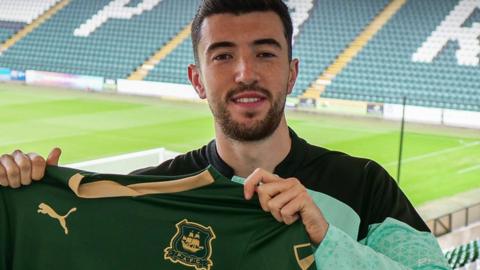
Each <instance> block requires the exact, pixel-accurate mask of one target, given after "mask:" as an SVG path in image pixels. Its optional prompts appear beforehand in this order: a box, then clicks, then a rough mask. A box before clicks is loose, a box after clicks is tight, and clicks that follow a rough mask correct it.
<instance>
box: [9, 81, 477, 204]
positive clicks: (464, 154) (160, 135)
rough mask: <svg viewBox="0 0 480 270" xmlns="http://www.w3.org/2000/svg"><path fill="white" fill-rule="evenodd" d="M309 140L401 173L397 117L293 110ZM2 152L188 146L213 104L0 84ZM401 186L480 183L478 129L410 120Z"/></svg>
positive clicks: (208, 127)
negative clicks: (448, 126)
mask: <svg viewBox="0 0 480 270" xmlns="http://www.w3.org/2000/svg"><path fill="white" fill-rule="evenodd" d="M287 118H288V121H289V123H290V126H291V127H293V128H294V130H295V131H296V132H297V133H298V134H299V135H300V136H302V137H304V138H305V139H307V140H308V141H309V142H310V143H312V144H316V145H320V146H323V147H326V148H329V149H334V150H340V151H344V152H347V153H349V154H351V155H355V156H362V157H368V158H371V159H374V160H376V161H377V162H379V163H380V164H382V165H383V166H384V167H385V168H386V169H387V170H388V171H389V172H390V174H392V175H393V176H396V175H397V160H398V144H399V139H400V137H399V136H400V135H399V127H400V124H399V123H398V122H389V121H383V120H380V119H372V118H359V117H343V116H335V115H314V114H307V113H299V112H287ZM0 125H1V130H0V153H9V152H12V151H13V150H15V149H22V150H24V151H27V152H30V151H35V152H38V153H41V154H43V155H46V154H48V152H49V150H50V149H51V148H52V147H54V146H60V147H61V148H62V149H63V151H64V153H63V155H62V159H61V163H62V164H67V163H72V162H78V161H84V160H91V159H95V158H101V157H108V156H113V155H118V154H122V153H129V152H136V151H141V150H147V149H152V148H157V147H165V148H167V149H169V150H173V151H179V152H184V151H188V150H190V149H194V148H198V147H200V146H201V145H203V144H205V143H206V142H208V141H209V140H211V139H212V138H213V136H214V132H213V121H212V117H211V114H210V111H209V109H208V106H207V105H206V104H203V103H198V104H193V103H185V102H178V101H177V102H174V101H166V100H160V99H156V98H144V97H133V96H120V95H113V94H98V93H85V92H79V91H71V90H58V89H49V88H41V87H35V88H32V87H26V86H22V85H12V84H0ZM405 130H406V132H405V137H404V142H405V144H404V152H403V166H402V169H401V182H400V186H401V188H402V189H403V190H404V192H405V193H406V194H407V196H408V197H409V198H410V199H411V200H412V202H413V203H414V204H416V205H418V204H421V203H423V202H426V201H429V200H432V199H436V198H440V197H445V196H450V195H453V194H455V193H458V192H462V191H466V190H469V189H472V188H478V187H480V166H479V165H478V164H480V130H468V129H458V128H447V127H439V126H425V125H418V124H408V123H407V125H406V128H405Z"/></svg>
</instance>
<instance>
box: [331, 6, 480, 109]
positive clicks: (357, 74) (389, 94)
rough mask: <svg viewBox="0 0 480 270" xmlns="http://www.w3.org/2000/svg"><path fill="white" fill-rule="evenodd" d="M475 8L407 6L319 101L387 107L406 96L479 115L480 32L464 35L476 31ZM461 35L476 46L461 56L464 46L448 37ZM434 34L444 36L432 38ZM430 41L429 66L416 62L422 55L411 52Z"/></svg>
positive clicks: (478, 26) (409, 99) (411, 101)
mask: <svg viewBox="0 0 480 270" xmlns="http://www.w3.org/2000/svg"><path fill="white" fill-rule="evenodd" d="M475 5H476V6H480V3H479V1H471V0H464V1H458V0H446V1H440V2H439V1H434V0H426V1H407V3H406V4H405V6H404V7H403V8H402V9H401V10H400V11H399V12H398V13H397V14H396V15H395V16H394V17H393V18H392V19H391V21H389V23H388V24H386V25H385V26H384V27H383V28H382V29H381V30H380V32H378V33H377V35H376V36H375V37H374V38H373V40H371V41H370V43H369V44H368V45H367V46H366V47H365V48H364V50H363V51H362V52H361V53H360V54H359V55H358V56H357V57H356V58H355V59H353V61H352V62H351V63H350V65H348V66H347V68H346V69H345V70H344V71H343V72H342V73H340V74H339V76H338V77H336V78H335V80H333V82H332V84H331V85H329V86H327V88H326V91H325V92H324V93H323V95H322V96H323V97H328V98H343V99H353V100H365V101H372V102H389V103H401V102H402V97H403V96H406V97H407V104H410V105H418V106H427V107H437V108H450V109H459V110H472V111H479V110H480V79H479V78H480V69H479V68H478V57H475V55H476V54H478V51H477V49H480V42H479V40H478V37H479V36H480V32H478V34H475V33H473V34H472V33H470V34H465V33H469V32H471V31H477V30H480V24H478V23H474V22H473V21H475V19H478V8H476V9H474V8H475ZM426 11H428V12H426ZM447 15H448V16H447ZM452 18H453V19H452ZM450 21H454V22H456V23H457V26H456V27H454V26H452V24H453V23H452V22H450ZM442 22H443V23H442ZM469 22H470V24H471V25H469ZM444 25H447V31H443V29H444ZM437 26H438V27H437ZM470 26H471V27H470ZM463 30H464V32H465V33H463V35H464V39H466V43H468V42H470V41H471V40H472V37H474V38H473V40H474V41H475V40H476V42H477V45H475V44H473V45H471V44H469V43H468V44H467V45H465V47H466V48H465V49H464V50H463V51H467V52H466V53H465V52H463V55H462V51H460V50H459V49H460V48H459V44H460V46H462V44H463V43H462V42H457V40H459V39H458V38H457V37H456V36H455V35H456V34H455V35H454V34H452V33H455V32H456V31H458V32H462V31H463ZM437 33H441V35H443V37H442V36H441V37H440V38H437V37H436V36H437V35H438V34H437ZM465 35H467V38H465ZM429 36H430V37H431V38H430V39H431V40H433V43H434V44H433V45H431V46H434V47H435V46H437V47H438V46H439V47H440V48H439V50H438V52H437V54H436V57H433V58H432V59H431V61H430V62H426V61H422V62H420V61H419V60H421V59H422V57H423V58H425V54H426V53H424V52H423V51H420V53H418V52H416V51H417V49H418V48H420V47H422V46H425V43H431V42H428V41H429V40H430V39H429V40H427V38H428V37H429ZM426 40H427V42H426ZM427 48H428V44H427ZM430 48H431V47H430ZM426 51H429V52H431V51H434V50H432V49H427V50H426ZM422 55H423V56H422ZM475 58H476V60H475ZM462 59H463V60H462ZM475 63H477V64H475Z"/></svg>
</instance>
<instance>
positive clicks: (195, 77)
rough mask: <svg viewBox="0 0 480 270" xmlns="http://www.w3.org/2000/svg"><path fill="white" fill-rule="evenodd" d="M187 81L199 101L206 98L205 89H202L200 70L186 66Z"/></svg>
mask: <svg viewBox="0 0 480 270" xmlns="http://www.w3.org/2000/svg"><path fill="white" fill-rule="evenodd" d="M188 80H190V83H191V84H192V86H193V88H194V89H195V92H197V94H198V97H199V98H201V99H205V98H207V94H206V92H205V87H203V82H202V76H201V74H200V70H199V69H198V67H197V66H196V65H194V64H190V65H188Z"/></svg>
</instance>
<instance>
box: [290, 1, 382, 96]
mask: <svg viewBox="0 0 480 270" xmlns="http://www.w3.org/2000/svg"><path fill="white" fill-rule="evenodd" d="M388 2H389V1H388V0H361V1H355V2H352V1H348V0H340V1H339V0H325V1H320V2H319V1H317V2H316V3H315V6H314V9H313V10H312V13H311V15H310V18H309V20H307V21H306V22H305V23H304V24H303V26H302V27H301V29H300V30H301V32H300V34H299V35H298V38H297V39H296V41H295V50H294V56H295V57H298V58H300V59H301V64H300V65H301V66H300V68H301V72H300V74H299V76H298V80H297V83H296V86H295V89H294V91H293V93H292V95H293V96H299V95H301V94H302V93H303V91H305V89H306V88H307V87H308V86H309V85H310V84H311V83H312V82H313V81H315V80H316V78H317V77H318V76H319V75H320V74H321V73H322V72H323V70H324V69H326V68H327V67H328V66H329V65H330V63H331V62H332V61H333V60H334V59H335V57H336V56H337V55H338V54H339V53H340V52H342V50H343V49H344V48H345V46H346V44H348V43H350V42H351V41H352V40H353V38H355V36H356V35H357V34H358V33H359V32H360V31H362V29H363V28H364V27H365V25H366V24H367V23H368V22H369V21H371V20H372V19H373V18H374V17H375V15H376V14H377V13H378V12H380V11H381V10H382V9H383V8H384V7H385V5H386V4H387V3H388Z"/></svg>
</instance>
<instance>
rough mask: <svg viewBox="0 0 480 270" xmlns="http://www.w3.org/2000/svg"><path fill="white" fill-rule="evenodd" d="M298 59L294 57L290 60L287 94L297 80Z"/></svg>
mask: <svg viewBox="0 0 480 270" xmlns="http://www.w3.org/2000/svg"><path fill="white" fill-rule="evenodd" d="M298 63H299V61H298V59H297V58H294V59H292V61H290V68H289V69H290V70H289V74H288V93H287V94H288V95H290V94H291V93H292V90H293V86H294V85H295V82H296V81H297V76H298Z"/></svg>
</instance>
